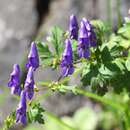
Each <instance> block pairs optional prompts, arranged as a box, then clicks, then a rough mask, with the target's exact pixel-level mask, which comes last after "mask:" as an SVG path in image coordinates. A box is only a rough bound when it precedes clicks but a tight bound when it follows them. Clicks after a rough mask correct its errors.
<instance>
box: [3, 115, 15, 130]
mask: <svg viewBox="0 0 130 130" xmlns="http://www.w3.org/2000/svg"><path fill="white" fill-rule="evenodd" d="M15 118H16V116H15V112H12V113H10V115H9V116H7V118H6V119H5V120H4V128H3V130H8V129H10V128H11V127H12V126H13V125H14V123H15Z"/></svg>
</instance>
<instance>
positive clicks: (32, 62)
mask: <svg viewBox="0 0 130 130" xmlns="http://www.w3.org/2000/svg"><path fill="white" fill-rule="evenodd" d="M29 67H33V68H34V70H36V69H37V68H38V67H39V57H38V52H37V48H36V44H35V43H34V42H32V44H31V50H30V53H29V55H28V62H27V64H26V68H27V69H29Z"/></svg>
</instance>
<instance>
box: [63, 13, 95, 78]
mask: <svg viewBox="0 0 130 130" xmlns="http://www.w3.org/2000/svg"><path fill="white" fill-rule="evenodd" d="M71 39H75V40H77V54H78V57H79V58H86V59H87V58H89V56H90V47H95V46H96V34H95V32H94V28H93V26H92V25H91V23H90V21H89V20H87V19H86V18H83V19H82V20H81V22H80V28H79V27H78V22H77V18H76V16H74V15H71V16H70V22H69V39H66V40H65V50H64V52H63V54H62V60H61V69H62V76H68V75H71V74H72V73H73V72H74V67H73V52H72V47H71Z"/></svg>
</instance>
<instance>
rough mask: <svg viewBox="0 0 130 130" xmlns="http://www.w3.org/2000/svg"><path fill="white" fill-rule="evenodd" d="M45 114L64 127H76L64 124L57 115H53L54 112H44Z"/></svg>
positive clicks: (71, 129)
mask: <svg viewBox="0 0 130 130" xmlns="http://www.w3.org/2000/svg"><path fill="white" fill-rule="evenodd" d="M45 114H46V115H47V116H48V117H50V118H51V119H53V120H54V121H55V122H57V123H58V124H59V125H62V126H64V127H66V129H67V130H77V129H76V128H73V127H71V126H70V125H68V124H66V123H65V122H63V121H62V120H61V119H60V118H58V117H57V116H55V115H54V114H52V113H50V112H47V111H46V112H45Z"/></svg>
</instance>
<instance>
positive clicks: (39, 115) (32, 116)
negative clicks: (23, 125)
mask: <svg viewBox="0 0 130 130" xmlns="http://www.w3.org/2000/svg"><path fill="white" fill-rule="evenodd" d="M44 112H45V110H44V109H43V108H42V107H41V105H40V103H36V104H35V103H34V104H31V106H30V110H29V111H28V112H27V115H28V122H29V123H32V122H38V123H39V124H44V118H43V113H44Z"/></svg>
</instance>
